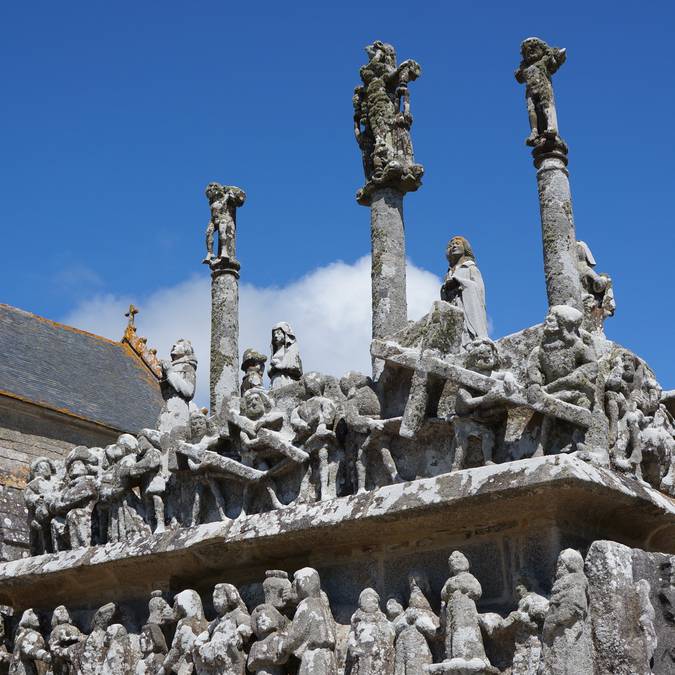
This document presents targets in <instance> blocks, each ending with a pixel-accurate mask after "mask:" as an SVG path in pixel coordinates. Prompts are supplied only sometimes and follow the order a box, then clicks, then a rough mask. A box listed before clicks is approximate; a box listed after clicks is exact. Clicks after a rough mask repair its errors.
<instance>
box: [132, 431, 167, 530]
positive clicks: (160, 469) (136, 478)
mask: <svg viewBox="0 0 675 675" xmlns="http://www.w3.org/2000/svg"><path fill="white" fill-rule="evenodd" d="M127 474H128V476H129V478H130V480H131V482H132V483H133V484H138V485H139V487H140V489H141V494H142V496H143V501H144V504H145V509H146V513H147V514H148V517H149V518H150V523H151V526H152V529H153V532H154V533H155V534H160V533H161V532H164V530H165V529H166V528H165V525H166V523H165V510H164V495H165V493H166V476H165V473H164V466H163V462H162V451H161V448H160V435H159V433H158V432H157V431H154V430H152V429H142V430H141V433H140V434H139V436H138V452H137V454H136V461H135V462H134V464H133V465H132V466H130V467H128V468H127Z"/></svg>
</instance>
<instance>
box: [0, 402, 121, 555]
mask: <svg viewBox="0 0 675 675" xmlns="http://www.w3.org/2000/svg"><path fill="white" fill-rule="evenodd" d="M118 433H119V432H117V431H115V430H113V429H106V428H105V427H101V426H97V425H93V424H89V423H87V422H85V421H83V420H78V419H77V418H75V417H72V416H70V415H66V414H63V413H59V412H57V411H52V410H48V409H46V408H41V407H40V406H36V405H33V404H30V403H26V402H24V401H20V400H18V399H14V398H10V397H6V396H0V559H2V560H13V559H15V558H18V557H21V555H22V554H23V553H28V528H27V523H26V518H27V512H26V510H25V508H24V506H23V495H22V494H21V491H22V489H23V488H24V487H25V485H26V481H27V480H28V475H29V472H30V464H31V462H32V461H33V460H34V459H35V458H37V457H49V458H50V459H62V458H63V457H64V456H65V455H66V453H67V452H68V450H70V449H71V448H73V447H75V446H76V445H87V446H101V445H108V444H109V443H112V442H114V441H115V439H116V438H117V435H118Z"/></svg>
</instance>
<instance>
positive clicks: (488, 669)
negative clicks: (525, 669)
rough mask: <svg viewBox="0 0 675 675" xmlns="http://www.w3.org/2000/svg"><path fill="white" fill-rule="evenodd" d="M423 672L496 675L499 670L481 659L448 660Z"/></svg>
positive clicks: (435, 664) (439, 674) (441, 674)
mask: <svg viewBox="0 0 675 675" xmlns="http://www.w3.org/2000/svg"><path fill="white" fill-rule="evenodd" d="M424 669H425V672H427V673H438V675H498V674H499V670H497V668H493V667H492V666H491V665H490V664H489V663H488V662H487V661H484V660H483V659H449V660H448V661H443V662H442V663H434V664H433V665H432V666H425V668H424Z"/></svg>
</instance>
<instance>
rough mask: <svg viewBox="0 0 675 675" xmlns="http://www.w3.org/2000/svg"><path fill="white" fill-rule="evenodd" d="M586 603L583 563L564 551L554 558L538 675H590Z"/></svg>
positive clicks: (571, 551)
mask: <svg viewBox="0 0 675 675" xmlns="http://www.w3.org/2000/svg"><path fill="white" fill-rule="evenodd" d="M588 603H589V599H588V580H587V579H586V575H585V574H584V559H583V558H582V557H581V554H580V553H579V552H578V551H575V550H573V549H570V548H568V549H565V550H564V551H562V552H561V553H560V555H559V556H558V565H557V568H556V576H555V582H554V584H553V588H552V590H551V599H550V605H549V611H548V614H547V615H546V619H545V620H544V629H543V635H542V642H543V648H542V658H541V666H540V669H539V673H540V675H577V674H578V673H592V672H593V653H592V643H591V632H590V618H589V612H588Z"/></svg>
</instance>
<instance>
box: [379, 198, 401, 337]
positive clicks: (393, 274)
mask: <svg viewBox="0 0 675 675" xmlns="http://www.w3.org/2000/svg"><path fill="white" fill-rule="evenodd" d="M370 238H371V256H372V262H371V268H370V278H371V296H372V309H373V317H372V326H373V333H372V335H373V339H378V338H383V337H385V336H387V335H392V334H393V333H396V332H397V331H399V330H401V329H403V328H405V326H406V323H407V320H408V304H407V300H406V276H405V232H404V225H403V193H402V192H400V191H399V190H396V189H395V188H391V187H384V188H379V189H377V190H375V191H374V193H373V196H372V200H371V203H370Z"/></svg>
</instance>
